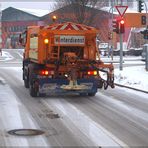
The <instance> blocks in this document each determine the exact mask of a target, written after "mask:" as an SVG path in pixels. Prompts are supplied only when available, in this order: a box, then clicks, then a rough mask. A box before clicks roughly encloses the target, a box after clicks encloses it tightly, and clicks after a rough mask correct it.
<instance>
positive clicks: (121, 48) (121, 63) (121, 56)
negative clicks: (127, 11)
mask: <svg viewBox="0 0 148 148" xmlns="http://www.w3.org/2000/svg"><path fill="white" fill-rule="evenodd" d="M121 6H122V0H121ZM119 35H120V70H123V34H122V33H120V34H119Z"/></svg>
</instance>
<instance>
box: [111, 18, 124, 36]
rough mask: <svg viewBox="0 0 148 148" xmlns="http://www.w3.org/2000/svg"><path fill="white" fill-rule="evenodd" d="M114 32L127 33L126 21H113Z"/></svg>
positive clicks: (120, 19) (119, 19)
mask: <svg viewBox="0 0 148 148" xmlns="http://www.w3.org/2000/svg"><path fill="white" fill-rule="evenodd" d="M113 31H114V32H116V33H118V34H120V33H124V32H125V21H124V20H123V19H122V18H118V19H116V20H113Z"/></svg>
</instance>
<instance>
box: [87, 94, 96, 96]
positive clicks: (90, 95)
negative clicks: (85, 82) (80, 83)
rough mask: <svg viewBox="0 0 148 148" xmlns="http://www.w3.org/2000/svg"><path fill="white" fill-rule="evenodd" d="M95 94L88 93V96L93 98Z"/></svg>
mask: <svg viewBox="0 0 148 148" xmlns="http://www.w3.org/2000/svg"><path fill="white" fill-rule="evenodd" d="M95 95H96V93H88V96H95Z"/></svg>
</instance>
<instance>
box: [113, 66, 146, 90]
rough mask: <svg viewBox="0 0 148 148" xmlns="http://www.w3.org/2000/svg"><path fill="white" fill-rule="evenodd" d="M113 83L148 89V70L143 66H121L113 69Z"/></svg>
mask: <svg viewBox="0 0 148 148" xmlns="http://www.w3.org/2000/svg"><path fill="white" fill-rule="evenodd" d="M115 83H118V84H122V85H126V86H130V87H133V88H137V89H140V90H144V91H148V71H146V70H145V66H135V67H125V68H124V67H123V70H122V71H120V70H119V69H115Z"/></svg>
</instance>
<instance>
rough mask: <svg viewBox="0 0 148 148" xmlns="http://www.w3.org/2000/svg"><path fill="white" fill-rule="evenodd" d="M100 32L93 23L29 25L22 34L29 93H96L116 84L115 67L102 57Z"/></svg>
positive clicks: (24, 74)
mask: <svg viewBox="0 0 148 148" xmlns="http://www.w3.org/2000/svg"><path fill="white" fill-rule="evenodd" d="M98 33H99V31H98V30H97V29H95V28H93V27H90V26H86V25H83V24H76V23H72V22H66V23H59V24H52V25H49V26H30V27H28V28H27V29H26V30H25V31H24V32H23V33H22V34H20V38H19V41H20V43H21V44H22V45H23V46H24V47H25V50H24V58H23V80H24V85H25V87H26V88H29V91H30V95H31V96H32V97H37V96H40V95H51V94H72V93H77V94H79V95H89V96H94V95H95V94H96V93H97V90H98V88H100V89H101V88H102V87H104V89H107V87H108V86H111V88H114V67H113V65H112V64H104V63H103V62H102V61H101V59H100V56H99V51H98V48H97V45H96V37H97V34H98ZM96 57H98V58H96Z"/></svg>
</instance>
